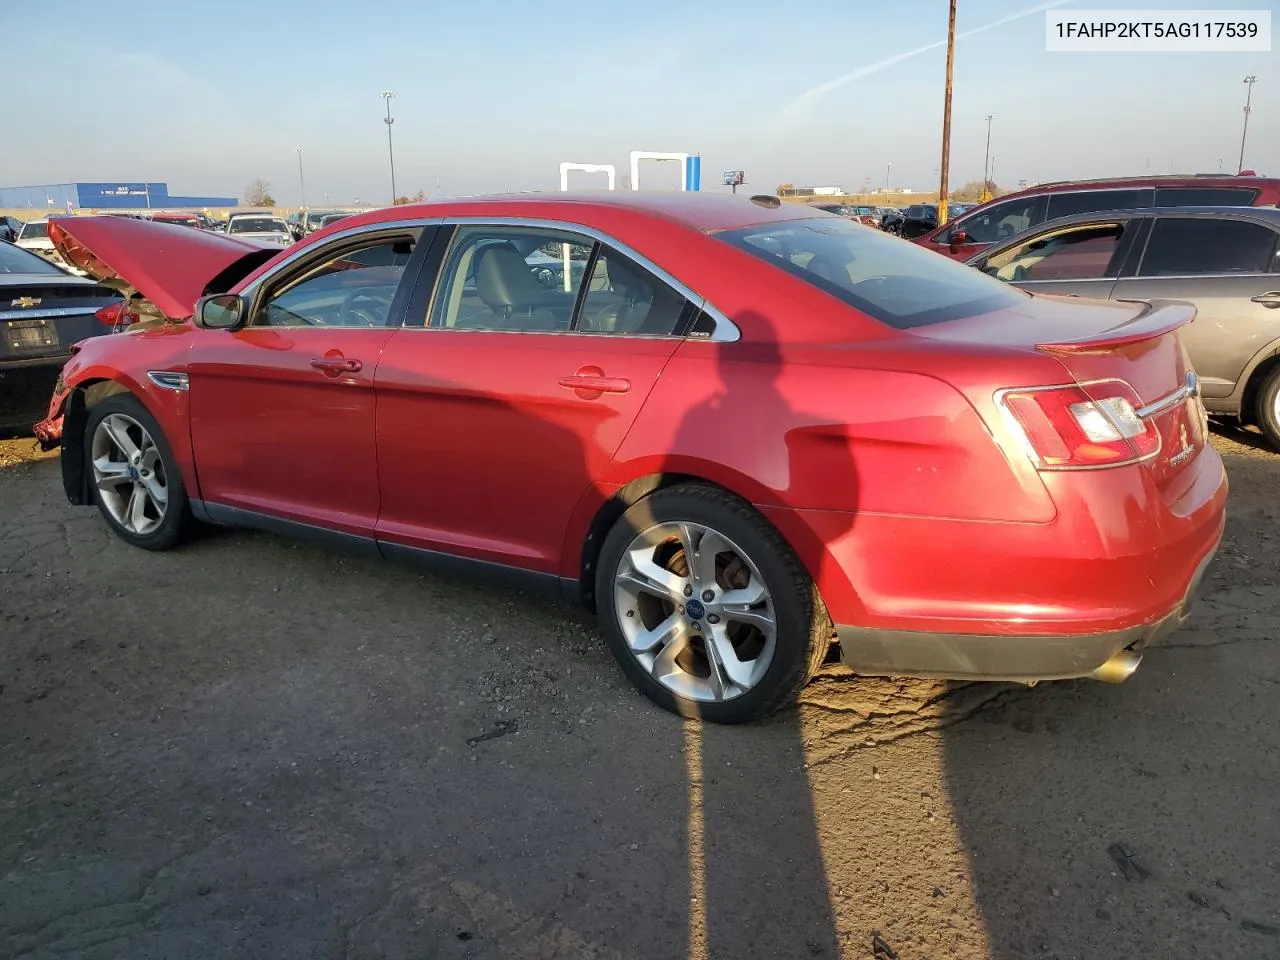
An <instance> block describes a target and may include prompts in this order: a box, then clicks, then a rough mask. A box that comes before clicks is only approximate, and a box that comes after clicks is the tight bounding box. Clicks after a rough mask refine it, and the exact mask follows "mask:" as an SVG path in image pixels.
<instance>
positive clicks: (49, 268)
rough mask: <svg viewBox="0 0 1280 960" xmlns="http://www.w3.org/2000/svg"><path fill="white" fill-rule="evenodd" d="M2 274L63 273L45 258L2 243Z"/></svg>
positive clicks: (0, 245) (0, 269) (0, 262)
mask: <svg viewBox="0 0 1280 960" xmlns="http://www.w3.org/2000/svg"><path fill="white" fill-rule="evenodd" d="M0 273H56V274H58V275H59V276H61V275H62V271H61V270H59V269H58V268H57V267H55V266H54V265H53V264H51V263H50V262H49V261H48V260H45V259H44V258H43V257H37V256H36V255H35V254H34V253H28V252H27V251H26V250H23V249H22V248H21V247H15V246H13V245H12V244H8V243H0Z"/></svg>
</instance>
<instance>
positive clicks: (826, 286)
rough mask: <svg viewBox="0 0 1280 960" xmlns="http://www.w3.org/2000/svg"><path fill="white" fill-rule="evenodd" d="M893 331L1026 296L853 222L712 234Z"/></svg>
mask: <svg viewBox="0 0 1280 960" xmlns="http://www.w3.org/2000/svg"><path fill="white" fill-rule="evenodd" d="M716 236H717V237H719V238H720V239H721V240H724V241H726V242H727V243H730V244H732V245H733V246H735V247H737V248H739V249H740V250H745V251H747V252H748V253H751V254H754V255H755V256H757V257H759V258H760V259H761V260H763V261H765V262H766V263H770V264H773V265H774V266H776V267H778V268H780V269H782V270H785V271H786V272H787V273H789V274H791V275H792V276H794V277H798V278H800V279H801V280H804V281H806V282H807V283H810V284H812V285H813V286H815V287H817V288H818V289H820V290H823V291H825V292H827V293H829V294H831V295H832V296H835V297H838V298H839V299H841V300H843V301H844V302H845V303H847V304H848V305H849V306H851V307H854V308H856V309H858V310H860V311H862V312H863V313H865V314H867V315H868V316H870V317H873V318H874V319H876V320H879V321H880V322H881V323H885V324H888V325H889V326H891V327H897V328H898V329H907V328H910V327H920V326H925V325H927V324H932V323H943V322H945V321H948V320H960V319H963V318H965V317H971V316H976V315H977V314H980V313H988V312H990V311H992V310H998V309H1001V308H1003V307H1009V306H1013V305H1014V304H1017V303H1020V302H1022V301H1023V300H1024V299H1025V298H1026V297H1027V294H1024V293H1022V292H1021V291H1019V290H1017V289H1015V288H1013V287H1009V286H1007V285H1005V284H1003V283H1001V282H1000V281H999V280H996V279H994V278H992V277H988V276H987V275H985V274H983V273H980V272H979V271H977V270H974V269H973V268H972V267H967V266H965V265H964V264H962V263H957V262H955V261H953V260H949V259H947V258H946V257H940V256H938V254H936V253H934V252H933V251H931V250H927V249H925V248H924V247H921V246H918V245H916V244H914V243H909V242H907V241H905V240H900V239H898V238H896V237H891V236H889V235H887V234H884V233H881V232H880V231H878V230H869V229H867V228H866V227H864V226H861V225H860V224H858V223H855V222H854V221H852V220H830V219H826V218H823V219H821V220H789V221H785V222H781V223H765V224H759V225H757V226H754V227H747V228H744V229H741V230H728V231H724V232H722V233H718V234H716Z"/></svg>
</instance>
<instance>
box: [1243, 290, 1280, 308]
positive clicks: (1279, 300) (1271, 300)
mask: <svg viewBox="0 0 1280 960" xmlns="http://www.w3.org/2000/svg"><path fill="white" fill-rule="evenodd" d="M1249 299H1251V300H1252V301H1253V302H1254V303H1260V304H1262V305H1263V306H1264V307H1280V290H1269V291H1267V292H1266V293H1260V294H1258V295H1257V296H1256V297H1250V298H1249Z"/></svg>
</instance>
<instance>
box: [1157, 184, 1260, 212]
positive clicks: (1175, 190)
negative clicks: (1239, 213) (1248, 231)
mask: <svg viewBox="0 0 1280 960" xmlns="http://www.w3.org/2000/svg"><path fill="white" fill-rule="evenodd" d="M1257 196H1258V191H1257V190H1253V189H1251V188H1246V187H1161V188H1159V189H1158V190H1156V206H1157V207H1248V206H1252V205H1253V201H1254V200H1255V199H1257Z"/></svg>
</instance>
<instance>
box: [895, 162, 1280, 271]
mask: <svg viewBox="0 0 1280 960" xmlns="http://www.w3.org/2000/svg"><path fill="white" fill-rule="evenodd" d="M1196 206H1227V207H1275V206H1280V179H1275V178H1268V177H1248V176H1242V177H1233V176H1208V175H1205V176H1190V177H1186V176H1183V177H1125V178H1120V179H1116V180H1067V181H1062V182H1060V183H1041V184H1037V185H1036V186H1034V187H1028V188H1027V189H1026V190H1020V191H1018V192H1017V193H1010V194H1006V195H1005V196H1003V197H997V198H996V199H994V200H990V201H988V202H987V203H984V204H983V205H982V206H980V207H975V208H974V209H972V210H970V211H968V212H967V213H965V214H964V215H963V216H960V217H956V218H955V219H953V220H948V221H947V222H946V223H944V224H942V225H941V226H939V227H935V228H934V229H933V230H931V231H929V232H928V233H926V234H924V235H923V236H920V237H917V238H915V242H916V243H919V244H921V245H922V246H925V247H928V248H929V249H930V250H934V251H936V252H938V253H941V254H942V255H943V256H946V257H951V258H952V259H953V260H967V259H968V258H969V257H972V256H973V255H974V254H976V253H979V252H981V251H982V250H985V249H986V248H987V247H989V246H991V244H993V243H999V242H1001V241H1003V240H1007V239H1008V238H1009V237H1012V236H1014V235H1015V234H1019V233H1021V232H1022V231H1023V230H1029V229H1030V228H1031V227H1034V226H1038V225H1039V224H1041V223H1044V222H1045V221H1046V220H1056V219H1058V218H1059V217H1068V216H1071V215H1073V214H1077V213H1093V212H1095V211H1098V210H1133V209H1135V208H1138V207H1196Z"/></svg>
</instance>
